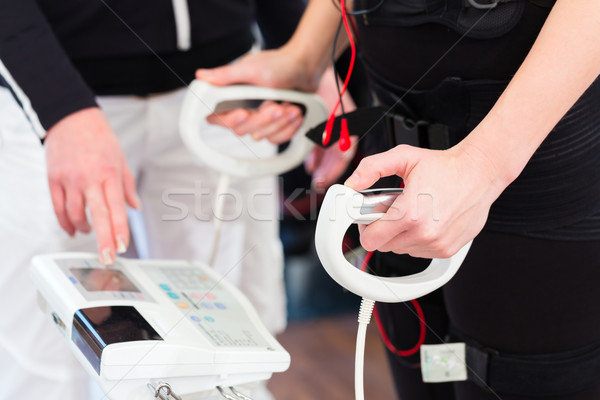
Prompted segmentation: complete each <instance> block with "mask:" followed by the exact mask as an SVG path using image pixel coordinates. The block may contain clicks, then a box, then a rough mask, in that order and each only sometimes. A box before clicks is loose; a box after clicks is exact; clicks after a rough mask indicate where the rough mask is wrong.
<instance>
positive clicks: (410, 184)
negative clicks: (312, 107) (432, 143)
mask: <svg viewBox="0 0 600 400" xmlns="http://www.w3.org/2000/svg"><path fill="white" fill-rule="evenodd" d="M390 175H398V176H400V177H402V178H403V179H404V184H405V187H404V193H403V194H402V195H400V196H398V198H397V199H396V201H395V202H394V204H393V205H392V206H391V207H390V209H389V210H388V211H387V212H386V214H385V216H384V217H383V218H381V219H380V220H378V221H375V222H373V223H371V224H369V225H367V226H361V227H360V231H361V236H360V240H361V244H362V245H363V247H364V248H365V249H366V250H369V251H371V250H379V251H384V252H386V251H393V252H395V253H399V254H404V253H406V254H410V255H411V256H414V257H423V258H447V257H450V256H452V255H454V254H455V253H456V252H457V251H458V250H460V248H461V247H462V246H464V245H465V244H466V243H468V242H469V241H470V240H471V239H473V238H474V237H475V236H476V235H477V234H478V233H479V232H480V231H481V229H482V228H483V225H484V224H485V221H486V219H487V215H488V212H489V209H490V206H491V204H492V203H493V202H494V200H495V199H496V198H497V197H498V196H499V195H500V193H501V192H502V190H504V188H505V186H504V185H503V184H499V183H498V182H499V180H498V179H496V176H497V171H496V169H495V167H494V165H493V164H492V163H490V162H489V160H488V159H487V157H486V156H485V155H484V154H483V153H481V152H479V151H477V149H476V148H474V147H467V146H466V145H464V144H459V145H457V146H455V147H453V148H451V149H449V150H444V151H440V150H428V149H421V148H417V147H411V146H407V145H400V146H397V147H395V148H393V149H391V150H388V151H386V152H384V153H381V154H377V155H374V156H371V157H367V158H365V159H363V160H362V161H361V163H360V164H359V166H358V168H357V169H356V170H355V171H354V173H353V175H352V176H351V177H350V178H348V180H347V181H346V182H345V184H346V185H347V186H349V187H351V188H353V189H355V190H363V189H366V188H368V187H370V186H371V185H373V184H374V183H375V182H376V181H377V180H379V179H380V178H382V177H385V176H390Z"/></svg>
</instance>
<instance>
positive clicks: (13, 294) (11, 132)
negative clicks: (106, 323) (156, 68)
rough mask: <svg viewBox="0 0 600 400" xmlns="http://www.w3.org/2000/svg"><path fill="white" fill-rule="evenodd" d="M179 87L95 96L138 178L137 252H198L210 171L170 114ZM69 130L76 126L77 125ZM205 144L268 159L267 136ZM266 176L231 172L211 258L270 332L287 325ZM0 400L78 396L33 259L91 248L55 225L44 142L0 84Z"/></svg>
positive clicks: (214, 138) (191, 255)
mask: <svg viewBox="0 0 600 400" xmlns="http://www.w3.org/2000/svg"><path fill="white" fill-rule="evenodd" d="M184 94H185V90H183V89H182V90H178V91H174V92H171V93H168V94H164V95H157V96H151V97H149V98H140V97H133V96H131V97H130V96H110V97H101V98H100V99H99V103H100V105H101V107H102V109H103V111H104V112H105V114H106V115H107V117H108V119H109V122H110V124H111V126H112V128H113V130H114V131H115V132H116V133H117V136H118V137H119V140H120V142H121V146H122V148H123V150H124V152H125V155H126V157H127V161H128V164H129V167H130V168H131V170H132V173H133V174H134V176H135V177H136V179H137V184H138V193H139V195H140V198H141V200H142V211H141V212H139V213H138V212H134V213H132V214H131V217H132V230H133V233H134V236H135V243H136V247H137V249H138V252H139V254H140V256H142V257H152V258H173V259H191V260H199V261H204V262H208V258H209V254H210V251H211V245H212V238H213V221H212V219H213V203H214V200H215V199H214V194H215V187H216V185H217V182H218V180H219V176H220V174H219V173H218V172H215V171H212V170H210V169H209V168H208V167H206V166H204V165H203V164H202V162H201V161H200V160H198V159H196V158H195V157H194V156H193V155H192V154H191V153H190V152H189V151H188V150H187V149H186V148H185V147H184V145H183V143H182V141H181V139H180V136H179V133H178V116H179V110H180V107H181V103H182V101H183V97H184ZM75 134H76V133H75ZM203 134H205V135H208V136H209V137H208V138H207V139H209V140H210V143H211V146H213V147H215V148H217V149H221V150H224V151H228V152H232V153H234V154H238V155H242V156H244V155H245V156H248V157H256V156H257V155H258V156H259V157H267V156H269V155H270V154H273V152H274V151H275V150H274V148H273V146H271V145H269V144H268V143H256V142H253V141H252V140H246V139H244V140H240V139H239V138H237V137H236V136H235V135H233V134H230V133H229V132H225V134H224V133H223V130H222V129H214V128H209V129H205V132H203ZM276 179H277V178H276V177H270V178H261V179H253V180H235V179H233V180H232V182H231V187H230V190H229V192H228V193H229V195H228V196H227V198H228V199H227V201H226V206H227V207H226V209H225V211H224V213H223V215H222V217H223V221H224V222H223V225H222V233H221V239H220V246H219V252H218V254H217V257H216V260H215V268H216V269H217V270H218V271H219V272H220V273H221V274H222V275H225V276H226V277H227V279H229V280H230V281H232V282H233V283H234V284H236V285H237V286H238V287H240V288H241V290H242V291H243V292H244V293H245V294H246V296H247V297H248V298H249V299H250V301H251V302H252V303H253V304H254V306H255V307H256V309H257V311H258V313H259V315H260V316H261V318H262V319H263V321H264V322H265V324H266V325H267V327H268V328H269V330H270V331H271V332H273V333H277V332H280V331H281V330H283V329H284V327H285V322H286V315H285V307H286V304H285V295H284V289H283V278H282V269H283V257H282V248H281V243H280V240H279V231H278V197H277V194H278V191H277V181H276ZM0 187H1V188H2V189H1V190H2V192H1V194H0V246H1V247H0V248H1V249H2V252H1V254H2V265H1V266H0V310H1V315H2V318H0V399H7V400H8V399H13V398H23V399H37V398H39V399H42V398H43V399H44V400H53V399H56V400H58V399H60V400H71V399H72V400H82V399H86V398H88V397H89V396H88V395H87V377H86V374H85V373H84V371H83V370H82V369H81V367H80V366H79V365H78V364H77V362H76V361H75V360H74V358H73V357H72V356H71V353H70V350H68V349H67V347H66V345H65V343H64V339H63V338H62V337H60V335H59V334H58V331H57V330H56V329H55V328H54V327H53V326H52V323H51V322H50V320H49V318H47V317H46V316H45V315H43V314H42V313H41V312H40V311H39V310H38V307H37V304H36V293H35V288H34V287H33V285H32V284H31V282H30V279H29V265H30V260H31V257H33V256H34V255H36V254H42V253H48V252H59V251H95V249H96V245H95V237H94V235H93V234H91V235H82V234H77V236H76V237H75V238H70V237H69V236H68V235H67V234H66V233H64V232H63V231H62V229H61V228H60V226H59V225H58V222H57V221H56V217H55V216H54V212H53V209H52V204H51V200H50V195H49V191H48V184H47V176H46V166H45V155H44V149H43V147H42V145H41V144H40V142H39V139H38V138H37V136H36V135H35V134H34V133H33V131H32V129H31V126H30V124H29V122H28V121H27V119H26V118H25V116H24V114H23V113H22V112H21V109H20V108H19V107H18V105H17V104H16V102H15V101H14V100H13V98H12V97H11V96H10V94H9V93H8V91H7V90H5V89H3V88H0Z"/></svg>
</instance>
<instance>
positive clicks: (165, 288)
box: [158, 283, 171, 292]
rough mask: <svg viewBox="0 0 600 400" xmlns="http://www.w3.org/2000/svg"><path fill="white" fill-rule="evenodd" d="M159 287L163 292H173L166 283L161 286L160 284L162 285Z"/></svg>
mask: <svg viewBox="0 0 600 400" xmlns="http://www.w3.org/2000/svg"><path fill="white" fill-rule="evenodd" d="M158 286H160V288H161V289H162V290H166V291H167V292H170V291H171V288H170V287H169V285H167V284H166V283H161V284H160V285H158Z"/></svg>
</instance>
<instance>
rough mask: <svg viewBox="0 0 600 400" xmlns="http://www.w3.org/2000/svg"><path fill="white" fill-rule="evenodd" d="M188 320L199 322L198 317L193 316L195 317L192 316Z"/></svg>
mask: <svg viewBox="0 0 600 400" xmlns="http://www.w3.org/2000/svg"><path fill="white" fill-rule="evenodd" d="M190 319H191V320H192V321H195V322H200V317H197V316H195V315H192V316H191V317H190Z"/></svg>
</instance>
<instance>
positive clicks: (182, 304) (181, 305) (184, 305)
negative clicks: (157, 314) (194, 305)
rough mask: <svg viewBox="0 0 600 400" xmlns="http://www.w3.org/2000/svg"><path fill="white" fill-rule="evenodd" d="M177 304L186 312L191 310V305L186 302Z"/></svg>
mask: <svg viewBox="0 0 600 400" xmlns="http://www.w3.org/2000/svg"><path fill="white" fill-rule="evenodd" d="M175 304H177V307H179V308H182V309H184V310H187V309H188V308H190V305H189V304H188V303H186V302H184V301H178V302H176V303H175Z"/></svg>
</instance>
